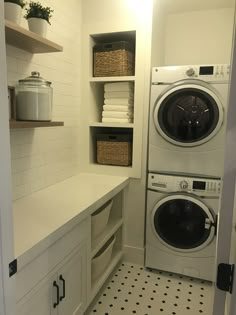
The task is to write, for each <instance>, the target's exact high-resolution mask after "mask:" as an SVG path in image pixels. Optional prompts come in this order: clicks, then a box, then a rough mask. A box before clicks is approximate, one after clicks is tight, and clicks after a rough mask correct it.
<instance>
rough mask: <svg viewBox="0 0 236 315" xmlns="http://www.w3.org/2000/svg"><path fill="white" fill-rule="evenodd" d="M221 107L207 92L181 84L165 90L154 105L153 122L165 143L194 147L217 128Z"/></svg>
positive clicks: (207, 138)
mask: <svg viewBox="0 0 236 315" xmlns="http://www.w3.org/2000/svg"><path fill="white" fill-rule="evenodd" d="M222 121H223V110H222V105H221V103H220V101H219V100H218V98H217V97H216V96H215V95H214V93H212V92H211V91H210V90H207V89H206V88H204V87H201V86H199V87H196V85H185V86H184V85H182V86H180V87H178V88H174V89H171V90H169V91H168V93H166V94H165V95H163V96H162V97H161V99H160V100H159V101H158V102H157V105H156V108H155V111H154V122H155V125H156V128H157V129H158V131H159V132H160V133H161V134H162V135H163V137H164V138H165V139H167V140H168V141H169V142H172V143H175V144H178V145H181V146H189V145H191V146H194V145H199V144H201V143H204V142H206V141H208V140H209V139H210V138H212V137H213V136H214V135H215V134H216V133H217V132H218V130H219V129H220V127H221V124H222Z"/></svg>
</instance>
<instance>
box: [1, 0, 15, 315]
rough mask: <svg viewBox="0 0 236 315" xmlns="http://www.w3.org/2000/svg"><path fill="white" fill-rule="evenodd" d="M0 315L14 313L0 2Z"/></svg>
mask: <svg viewBox="0 0 236 315" xmlns="http://www.w3.org/2000/svg"><path fill="white" fill-rule="evenodd" d="M0 65H1V71H0V95H1V99H0V108H1V114H0V148H1V155H0V314H1V315H14V314H15V301H16V300H15V279H14V276H13V277H11V278H9V263H10V262H11V261H12V260H14V238H13V213H12V192H11V189H12V188H11V187H12V186H11V156H10V132H9V110H8V95H7V67H6V47H5V19H4V2H3V1H0Z"/></svg>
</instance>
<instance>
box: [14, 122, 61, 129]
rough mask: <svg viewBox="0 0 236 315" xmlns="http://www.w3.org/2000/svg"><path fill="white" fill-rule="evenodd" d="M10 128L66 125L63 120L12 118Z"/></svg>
mask: <svg viewBox="0 0 236 315" xmlns="http://www.w3.org/2000/svg"><path fill="white" fill-rule="evenodd" d="M9 126H10V129H21V128H40V127H59V126H64V122H63V121H22V120H10V121H9Z"/></svg>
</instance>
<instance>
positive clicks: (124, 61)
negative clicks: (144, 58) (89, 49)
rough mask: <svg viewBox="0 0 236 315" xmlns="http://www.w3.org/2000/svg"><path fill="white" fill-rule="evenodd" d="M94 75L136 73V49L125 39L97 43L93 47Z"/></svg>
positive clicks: (108, 75)
mask: <svg viewBox="0 0 236 315" xmlns="http://www.w3.org/2000/svg"><path fill="white" fill-rule="evenodd" d="M93 75H94V77H111V76H128V75H134V49H133V46H132V45H131V44H130V43H128V42H125V41H120V42H112V43H106V44H97V45H96V46H94V48H93Z"/></svg>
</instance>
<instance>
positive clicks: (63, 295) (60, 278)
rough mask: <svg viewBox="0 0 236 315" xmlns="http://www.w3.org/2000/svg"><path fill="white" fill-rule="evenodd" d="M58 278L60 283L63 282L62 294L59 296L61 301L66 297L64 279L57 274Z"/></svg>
mask: <svg viewBox="0 0 236 315" xmlns="http://www.w3.org/2000/svg"><path fill="white" fill-rule="evenodd" d="M59 280H61V281H62V284H63V294H62V296H60V301H62V300H63V299H64V298H65V297H66V281H65V279H64V278H63V277H62V275H60V276H59Z"/></svg>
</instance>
